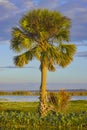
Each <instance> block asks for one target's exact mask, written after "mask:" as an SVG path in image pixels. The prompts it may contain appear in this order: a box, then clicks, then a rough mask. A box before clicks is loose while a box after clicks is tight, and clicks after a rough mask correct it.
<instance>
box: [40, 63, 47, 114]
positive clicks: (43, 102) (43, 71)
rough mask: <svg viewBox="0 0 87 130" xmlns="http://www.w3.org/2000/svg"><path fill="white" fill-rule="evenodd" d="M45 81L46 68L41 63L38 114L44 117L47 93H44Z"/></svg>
mask: <svg viewBox="0 0 87 130" xmlns="http://www.w3.org/2000/svg"><path fill="white" fill-rule="evenodd" d="M46 79H47V67H46V64H45V63H44V62H42V63H41V86H40V105H39V113H40V116H45V115H46V112H47V111H46V109H47V101H46V97H47V92H46Z"/></svg>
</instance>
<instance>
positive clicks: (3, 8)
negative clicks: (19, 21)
mask: <svg viewBox="0 0 87 130" xmlns="http://www.w3.org/2000/svg"><path fill="white" fill-rule="evenodd" d="M17 11H18V8H17V7H16V6H15V5H14V4H13V3H11V2H10V1H9V0H0V16H1V17H0V21H2V20H5V19H7V18H9V17H11V16H12V15H15V14H16V13H17Z"/></svg>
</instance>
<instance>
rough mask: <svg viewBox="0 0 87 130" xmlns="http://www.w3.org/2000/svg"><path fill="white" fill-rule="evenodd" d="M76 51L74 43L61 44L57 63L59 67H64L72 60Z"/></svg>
mask: <svg viewBox="0 0 87 130" xmlns="http://www.w3.org/2000/svg"><path fill="white" fill-rule="evenodd" d="M75 52H76V46H75V45H74V44H62V45H61V46H60V58H59V59H58V61H57V62H58V64H59V66H61V67H66V66H67V65H68V64H70V63H71V61H72V60H73V55H74V54H75Z"/></svg>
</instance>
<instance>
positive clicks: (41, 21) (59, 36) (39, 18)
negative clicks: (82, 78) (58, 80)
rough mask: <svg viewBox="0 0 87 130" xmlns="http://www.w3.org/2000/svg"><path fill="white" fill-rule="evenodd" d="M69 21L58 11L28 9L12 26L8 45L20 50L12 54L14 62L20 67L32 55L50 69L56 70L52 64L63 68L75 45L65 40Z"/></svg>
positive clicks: (69, 59) (67, 35)
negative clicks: (16, 54) (17, 22)
mask: <svg viewBox="0 0 87 130" xmlns="http://www.w3.org/2000/svg"><path fill="white" fill-rule="evenodd" d="M70 24H71V22H70V19H69V18H67V17H65V16H63V15H62V14H61V13H59V12H57V11H49V10H47V9H44V10H41V9H37V10H32V11H29V12H28V13H27V14H25V15H24V16H23V17H22V18H21V20H20V22H19V26H18V27H15V28H13V29H12V40H11V48H12V49H13V50H14V51H15V52H17V53H20V52H22V54H20V55H18V56H15V57H14V63H15V65H16V66H19V67H22V66H23V65H25V64H28V61H30V60H32V59H33V58H34V57H35V58H37V59H38V60H40V61H41V60H43V61H44V62H45V64H46V66H47V69H48V70H50V71H54V70H55V66H54V65H55V64H58V65H59V66H61V67H66V66H67V65H68V64H69V63H70V62H71V61H72V59H73V55H74V53H75V51H76V47H75V45H74V44H69V43H68V44H67V43H66V42H69V40H70V39H69V36H70V31H69V30H70Z"/></svg>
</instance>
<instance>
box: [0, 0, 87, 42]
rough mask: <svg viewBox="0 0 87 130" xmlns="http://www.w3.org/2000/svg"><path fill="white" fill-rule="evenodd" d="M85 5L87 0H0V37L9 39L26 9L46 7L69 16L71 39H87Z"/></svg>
mask: <svg viewBox="0 0 87 130" xmlns="http://www.w3.org/2000/svg"><path fill="white" fill-rule="evenodd" d="M86 5H87V0H84V1H82V0H62V1H61V0H53V1H51V0H19V1H18V0H15V1H13V0H0V31H1V33H0V39H3V40H6V39H10V37H11V28H12V27H14V26H16V25H17V24H18V21H19V19H20V18H21V16H23V14H24V13H25V12H27V11H28V10H31V9H35V8H48V9H50V10H58V11H60V12H61V13H62V14H64V15H65V16H68V17H69V18H71V21H72V27H71V36H70V37H71V41H83V40H87V6H86Z"/></svg>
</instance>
